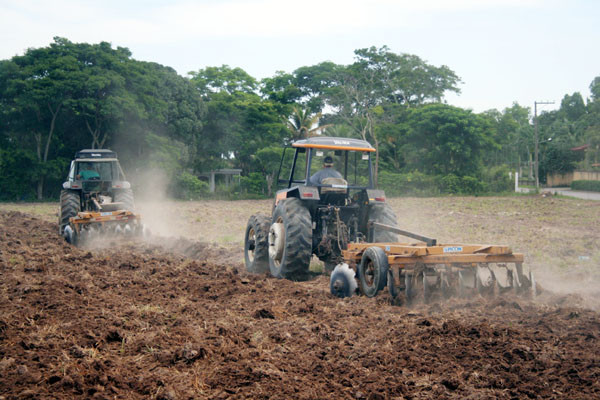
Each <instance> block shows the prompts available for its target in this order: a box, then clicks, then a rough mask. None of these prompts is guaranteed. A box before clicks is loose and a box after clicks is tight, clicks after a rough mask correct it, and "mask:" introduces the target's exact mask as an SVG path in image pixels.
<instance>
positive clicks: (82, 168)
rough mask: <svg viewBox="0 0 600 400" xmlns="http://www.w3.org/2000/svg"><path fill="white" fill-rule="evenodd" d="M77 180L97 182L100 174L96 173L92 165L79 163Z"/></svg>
mask: <svg viewBox="0 0 600 400" xmlns="http://www.w3.org/2000/svg"><path fill="white" fill-rule="evenodd" d="M78 178H79V179H81V180H84V181H89V180H90V179H94V180H98V179H100V174H99V173H98V171H96V167H95V166H94V164H93V163H81V164H80V165H79V175H78Z"/></svg>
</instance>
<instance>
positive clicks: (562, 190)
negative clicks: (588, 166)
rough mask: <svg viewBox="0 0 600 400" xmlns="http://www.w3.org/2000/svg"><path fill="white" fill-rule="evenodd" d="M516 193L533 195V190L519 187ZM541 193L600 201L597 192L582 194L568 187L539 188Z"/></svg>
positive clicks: (599, 195) (599, 194)
mask: <svg viewBox="0 0 600 400" xmlns="http://www.w3.org/2000/svg"><path fill="white" fill-rule="evenodd" d="M517 192H518V193H535V189H530V188H524V187H520V188H518V189H517ZM540 192H541V193H548V192H550V193H552V194H558V195H561V196H567V197H575V198H578V199H584V200H600V193H598V192H583V191H578V190H571V188H569V187H555V188H541V189H540Z"/></svg>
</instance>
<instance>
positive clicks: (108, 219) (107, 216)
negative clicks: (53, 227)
mask: <svg viewBox="0 0 600 400" xmlns="http://www.w3.org/2000/svg"><path fill="white" fill-rule="evenodd" d="M147 234H148V232H147V229H146V228H145V226H144V225H143V224H142V222H141V216H140V215H139V214H134V213H133V212H131V211H127V210H119V211H105V212H101V211H99V212H95V211H84V212H79V213H78V214H77V216H76V217H71V218H70V219H69V225H67V226H66V227H65V230H64V237H65V239H66V240H67V242H69V243H71V244H73V245H81V244H84V243H86V242H90V241H92V240H94V239H96V238H99V237H114V236H119V235H124V236H143V235H147Z"/></svg>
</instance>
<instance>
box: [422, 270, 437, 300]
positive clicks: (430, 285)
mask: <svg viewBox="0 0 600 400" xmlns="http://www.w3.org/2000/svg"><path fill="white" fill-rule="evenodd" d="M437 283H438V276H437V275H427V274H426V273H423V301H424V302H425V303H429V301H430V300H431V296H432V294H433V291H434V290H435V287H436V285H437Z"/></svg>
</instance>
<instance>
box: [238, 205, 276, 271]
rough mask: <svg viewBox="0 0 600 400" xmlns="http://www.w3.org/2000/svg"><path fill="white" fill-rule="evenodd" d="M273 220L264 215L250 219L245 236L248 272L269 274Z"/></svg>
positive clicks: (245, 256) (257, 215) (245, 257)
mask: <svg viewBox="0 0 600 400" xmlns="http://www.w3.org/2000/svg"><path fill="white" fill-rule="evenodd" d="M270 226H271V218H269V217H267V216H266V215H263V214H256V215H253V216H251V217H250V219H249V220H248V225H247V226H246V234H245V236H244V259H245V261H246V270H247V271H248V272H251V273H253V274H263V273H265V272H269V241H268V238H269V227H270Z"/></svg>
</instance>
